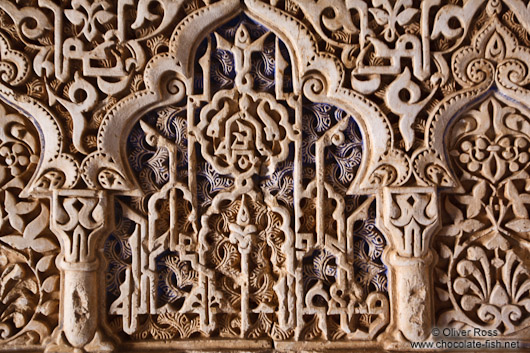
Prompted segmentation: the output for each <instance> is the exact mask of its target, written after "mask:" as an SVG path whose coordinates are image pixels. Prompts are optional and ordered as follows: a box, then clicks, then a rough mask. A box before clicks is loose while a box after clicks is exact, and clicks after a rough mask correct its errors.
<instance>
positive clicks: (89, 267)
mask: <svg viewBox="0 0 530 353" xmlns="http://www.w3.org/2000/svg"><path fill="white" fill-rule="evenodd" d="M110 199H111V196H109V195H107V193H106V192H104V191H92V190H83V191H81V190H70V191H55V192H54V193H53V197H52V207H51V215H50V217H51V221H50V227H51V229H52V231H53V232H54V233H55V235H56V236H57V238H58V239H59V241H60V243H61V254H60V255H59V258H58V260H57V263H58V267H59V269H60V270H61V276H62V278H61V307H60V308H61V309H60V310H61V311H60V317H59V327H58V328H57V329H56V330H55V332H54V334H53V340H54V343H52V344H51V345H48V347H47V349H46V352H70V351H73V352H105V351H112V350H113V348H114V347H113V345H112V344H111V343H110V342H108V341H106V340H105V339H104V334H103V332H101V329H102V327H104V326H102V322H101V321H102V320H101V310H102V307H101V305H104V303H105V301H104V300H102V299H101V298H100V290H101V287H100V286H101V285H102V283H104V280H103V279H102V278H100V273H101V272H100V269H99V267H100V265H101V261H100V259H99V251H98V250H99V248H100V247H101V242H102V240H103V239H105V237H106V236H107V235H108V233H109V232H110V231H111V230H112V224H113V215H114V212H113V211H114V205H113V203H112V202H111V201H110Z"/></svg>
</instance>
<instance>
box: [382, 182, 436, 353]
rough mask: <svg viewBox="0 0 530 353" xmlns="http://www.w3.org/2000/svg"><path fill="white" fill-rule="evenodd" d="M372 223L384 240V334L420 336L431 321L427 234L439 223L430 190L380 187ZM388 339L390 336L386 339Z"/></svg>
mask: <svg viewBox="0 0 530 353" xmlns="http://www.w3.org/2000/svg"><path fill="white" fill-rule="evenodd" d="M378 203H379V206H378V210H379V212H380V216H379V217H378V218H377V222H378V227H379V229H381V230H382V231H383V232H384V233H385V235H386V237H387V239H388V241H389V245H390V246H389V247H388V248H387V250H386V251H385V254H384V261H385V263H386V264H387V266H388V268H389V290H390V298H391V308H392V318H391V323H390V326H389V328H388V330H387V332H388V333H389V334H390V336H392V337H393V338H392V339H391V340H390V341H393V343H390V345H392V344H395V342H396V341H403V339H406V340H409V341H420V340H425V339H427V338H428V337H429V335H430V334H431V329H432V323H433V298H432V291H433V284H432V263H433V252H432V250H431V249H430V248H431V238H432V235H433V234H434V232H435V231H436V229H437V227H438V225H439V205H438V198H437V193H436V189H435V188H422V187H411V188H406V187H405V188H385V189H384V190H383V191H382V193H380V194H379V196H378ZM389 338H390V337H389Z"/></svg>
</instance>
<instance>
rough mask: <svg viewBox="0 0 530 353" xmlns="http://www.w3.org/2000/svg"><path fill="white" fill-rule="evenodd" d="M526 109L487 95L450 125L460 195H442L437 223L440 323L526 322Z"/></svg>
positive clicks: (529, 282)
mask: <svg viewBox="0 0 530 353" xmlns="http://www.w3.org/2000/svg"><path fill="white" fill-rule="evenodd" d="M529 122H530V120H529V115H528V112H526V111H524V110H521V109H520V108H517V107H514V106H513V105H512V103H511V102H509V101H508V102H506V101H505V100H504V99H503V98H502V97H501V96H499V97H498V98H497V95H493V96H491V97H489V98H487V99H486V100H485V101H484V102H482V103H480V105H479V106H477V107H474V108H473V109H470V110H468V111H467V112H466V113H465V114H464V115H463V116H462V117H461V118H460V119H459V121H458V122H457V123H455V124H454V126H453V127H452V131H451V134H450V138H449V141H448V145H449V148H450V154H451V156H452V159H453V163H454V165H455V167H456V168H457V170H458V171H459V173H460V174H461V177H460V180H461V185H462V195H459V194H457V195H454V196H449V195H448V196H446V197H445V201H444V206H445V211H446V212H447V214H448V215H449V216H450V219H451V221H450V222H448V223H447V225H446V226H445V227H444V228H443V229H442V231H441V233H440V236H441V239H443V240H444V241H443V242H440V243H439V246H438V251H439V254H440V257H441V260H442V261H440V263H439V265H438V266H437V268H436V272H437V273H439V274H440V277H437V278H439V279H440V281H439V282H438V283H437V285H436V290H437V293H438V297H439V299H440V301H441V302H442V303H444V305H443V306H442V307H444V308H447V309H449V310H447V309H445V310H443V311H442V313H441V314H440V316H439V320H440V324H441V325H444V326H446V325H448V324H453V323H454V322H455V323H459V324H461V325H462V324H463V325H466V326H470V327H481V328H488V329H491V328H494V329H498V330H499V331H500V332H502V333H504V334H510V333H513V332H516V331H520V330H523V329H525V328H528V327H530V318H529V313H530V310H529V309H530V306H529V304H530V292H529V291H528V288H529V287H528V286H530V275H529V269H528V263H527V261H526V260H525V259H528V250H529V248H528V240H529V239H528V233H527V232H528V229H529V228H528V224H529V221H528V210H527V204H528V199H527V194H526V193H525V192H526V184H527V182H526V179H527V178H528V175H527V172H526V169H527V167H528V164H529V163H530V161H529V160H528V158H527V156H528V151H529V147H530V135H529V133H528V131H527V129H526V128H525V126H527V125H528V124H529Z"/></svg>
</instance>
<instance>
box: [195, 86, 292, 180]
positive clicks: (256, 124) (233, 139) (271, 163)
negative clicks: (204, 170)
mask: <svg viewBox="0 0 530 353" xmlns="http://www.w3.org/2000/svg"><path fill="white" fill-rule="evenodd" d="M198 127H199V129H198V136H197V138H198V140H199V142H200V144H201V152H202V155H203V157H204V158H205V159H206V160H208V162H210V163H211V164H212V165H213V166H214V167H215V168H216V169H217V170H218V171H219V172H220V173H222V174H227V175H232V176H234V177H236V178H245V177H249V176H252V175H253V174H256V173H259V174H264V173H267V172H269V171H270V172H272V171H274V170H275V167H276V164H277V163H278V162H281V161H283V160H285V159H286V158H287V156H288V154H289V142H290V141H291V139H292V138H293V131H292V128H291V124H290V122H289V114H288V111H287V109H286V108H285V107H284V106H282V105H280V104H279V103H277V102H276V100H275V99H274V97H273V96H272V95H270V94H268V93H264V92H260V93H256V92H253V91H252V90H248V91H247V92H246V93H241V92H239V91H238V90H237V89H232V90H225V91H220V92H217V93H216V94H215V95H214V97H213V100H212V102H211V103H210V104H208V105H206V106H205V107H204V108H203V109H202V110H201V114H200V123H199V126H198ZM265 169H266V170H265Z"/></svg>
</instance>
